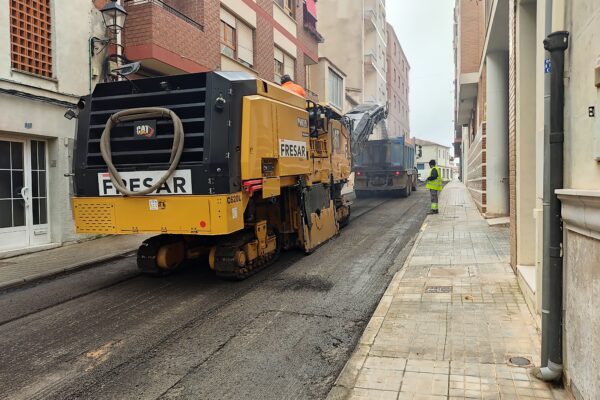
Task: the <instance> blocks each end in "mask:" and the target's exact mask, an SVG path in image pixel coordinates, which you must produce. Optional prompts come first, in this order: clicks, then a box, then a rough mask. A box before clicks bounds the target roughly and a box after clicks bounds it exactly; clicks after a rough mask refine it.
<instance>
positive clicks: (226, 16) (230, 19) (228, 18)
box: [221, 8, 235, 28]
mask: <svg viewBox="0 0 600 400" xmlns="http://www.w3.org/2000/svg"><path fill="white" fill-rule="evenodd" d="M221 21H223V22H225V23H226V24H227V25H229V26H232V27H234V28H235V17H234V16H233V15H232V14H231V13H230V12H229V11H227V10H225V9H223V8H221Z"/></svg>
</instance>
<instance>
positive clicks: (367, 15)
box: [363, 8, 377, 30]
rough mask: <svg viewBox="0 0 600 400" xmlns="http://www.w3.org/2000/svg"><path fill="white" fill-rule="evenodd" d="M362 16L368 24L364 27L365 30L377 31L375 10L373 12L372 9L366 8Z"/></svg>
mask: <svg viewBox="0 0 600 400" xmlns="http://www.w3.org/2000/svg"><path fill="white" fill-rule="evenodd" d="M363 16H364V19H365V21H366V22H369V24H366V25H365V29H367V30H374V29H377V13H376V12H375V10H373V9H372V8H367V9H365V11H364V14H363Z"/></svg>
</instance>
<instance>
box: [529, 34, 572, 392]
mask: <svg viewBox="0 0 600 400" xmlns="http://www.w3.org/2000/svg"><path fill="white" fill-rule="evenodd" d="M568 47H569V32H566V31H558V32H553V33H551V34H549V35H548V37H547V38H546V39H545V40H544V48H545V49H546V51H548V52H549V53H550V60H551V68H552V73H551V77H550V79H551V81H550V130H549V133H548V135H547V139H546V145H545V147H546V148H547V152H546V154H545V158H546V159H547V160H549V161H548V165H549V168H547V169H546V170H545V171H544V181H545V182H544V183H545V184H547V185H546V187H545V190H544V203H548V207H547V208H546V211H547V213H545V214H544V253H547V254H548V257H545V258H544V271H543V273H544V279H543V287H542V295H543V298H542V350H543V351H544V352H545V353H546V354H547V362H546V364H545V365H543V364H542V365H543V366H542V367H541V368H540V370H539V371H538V372H537V377H538V378H539V379H542V380H544V381H554V380H557V379H559V378H560V377H561V376H562V371H563V361H562V298H563V257H562V240H563V231H562V219H561V204H560V201H559V200H558V197H557V196H556V190H557V189H562V188H563V167H564V160H563V157H564V154H563V145H564V136H565V134H564V108H565V85H564V69H565V50H566V49H567V48H568ZM546 196H547V197H546Z"/></svg>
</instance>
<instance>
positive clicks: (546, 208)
mask: <svg viewBox="0 0 600 400" xmlns="http://www.w3.org/2000/svg"><path fill="white" fill-rule="evenodd" d="M550 33H552V0H546V9H545V22H544V37H546V36H548V35H549V34H550ZM544 60H548V61H549V60H550V53H549V52H545V54H544ZM550 72H551V71H548V70H547V69H546V68H544V150H543V152H544V153H543V154H544V155H545V157H544V166H543V170H542V171H543V172H542V175H543V195H542V218H543V228H542V230H543V231H542V236H543V237H542V242H543V254H542V288H543V290H542V304H548V299H549V297H548V296H549V293H548V291H547V290H545V288H547V287H549V285H550V283H549V275H548V273H547V272H548V268H547V266H548V260H549V259H550V253H548V250H549V247H548V246H547V245H546V243H547V237H548V226H549V220H548V216H550V181H549V179H548V178H549V177H550V175H549V174H548V171H550V157H548V156H547V155H548V135H549V134H550V114H551V111H550V85H551V81H552V78H551V76H552V75H551V74H550ZM542 308H544V307H542ZM543 315H544V314H543V313H542V316H543ZM542 332H548V318H542ZM547 344H548V342H547V341H545V342H542V352H541V353H542V354H541V361H542V362H541V365H548V346H547Z"/></svg>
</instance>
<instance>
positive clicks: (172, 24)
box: [123, 0, 219, 75]
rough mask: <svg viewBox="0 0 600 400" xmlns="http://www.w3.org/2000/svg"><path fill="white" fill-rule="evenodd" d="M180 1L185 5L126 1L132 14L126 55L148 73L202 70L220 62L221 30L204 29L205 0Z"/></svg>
mask: <svg viewBox="0 0 600 400" xmlns="http://www.w3.org/2000/svg"><path fill="white" fill-rule="evenodd" d="M180 3H181V4H185V5H186V6H185V7H175V6H173V5H171V4H174V2H173V1H166V0H165V1H162V0H125V1H124V6H125V9H126V10H127V12H128V13H129V15H128V18H127V23H126V25H125V29H124V30H123V45H124V47H125V56H126V57H127V58H128V59H129V60H132V61H141V63H142V70H144V71H146V74H148V75H162V74H177V73H182V72H201V71H206V70H209V69H214V68H215V67H216V66H217V65H218V56H219V40H218V32H214V33H211V35H208V34H207V33H206V32H205V30H204V26H203V24H202V23H201V21H202V20H203V16H204V9H203V6H202V2H187V3H184V2H180ZM212 36H214V37H212ZM198 43H203V45H202V46H199V45H197V44H198ZM212 47H214V48H212Z"/></svg>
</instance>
